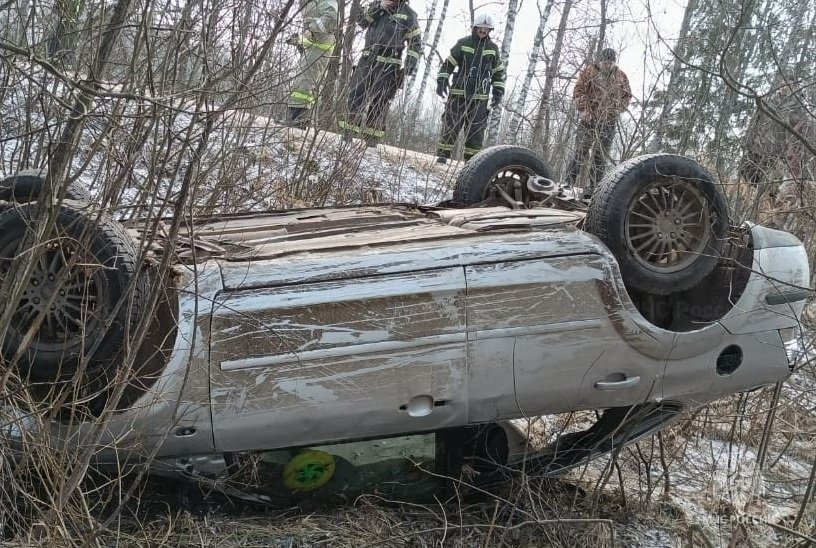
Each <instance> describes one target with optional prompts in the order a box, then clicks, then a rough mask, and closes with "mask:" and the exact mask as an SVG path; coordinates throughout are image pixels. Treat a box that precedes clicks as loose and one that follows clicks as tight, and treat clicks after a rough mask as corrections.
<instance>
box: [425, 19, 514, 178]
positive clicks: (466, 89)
mask: <svg viewBox="0 0 816 548" xmlns="http://www.w3.org/2000/svg"><path fill="white" fill-rule="evenodd" d="M493 26H494V25H493V18H492V17H491V16H490V15H487V14H481V15H479V16H477V17H476V19H475V20H474V21H473V28H472V29H471V34H470V36H465V37H464V38H462V39H461V40H459V41H458V42H456V45H454V46H453V48H451V51H450V55H449V56H448V58H447V59H446V60H445V61H444V62H443V63H442V66H441V67H440V68H439V74H437V76H436V94H437V95H439V96H440V97H442V98H443V99H444V98H445V96H446V95H448V87H449V86H450V94H449V96H448V100H447V103H446V104H445V113H444V114H443V115H442V122H443V124H444V127H443V129H442V135H441V136H440V138H439V144H438V146H437V152H436V155H437V160H436V161H437V162H439V163H441V164H444V163H446V162H447V161H448V159H449V158H450V156H451V152H452V151H453V144H454V142H455V141H456V136H457V135H459V131H460V130H462V129H464V131H465V150H464V153H465V160H469V159H470V158H471V157H472V156H473V155H474V154H476V153H477V152H479V150H481V148H482V143H483V142H484V132H485V128H486V127H487V118H488V114H489V110H488V107H487V101H488V99H489V98H490V91H491V88H492V92H493V98H492V100H491V102H490V108H496V107H497V106H499V103H501V99H502V96H503V95H504V80H505V77H506V71H505V66H504V63H503V62H502V60H501V56H500V54H499V47H498V46H497V45H496V44H495V42H493V41H492V40H491V39H490V31H492V30H493ZM454 70H455V71H456V72H454ZM451 74H453V83H452V84H450V83H449V79H450V77H451Z"/></svg>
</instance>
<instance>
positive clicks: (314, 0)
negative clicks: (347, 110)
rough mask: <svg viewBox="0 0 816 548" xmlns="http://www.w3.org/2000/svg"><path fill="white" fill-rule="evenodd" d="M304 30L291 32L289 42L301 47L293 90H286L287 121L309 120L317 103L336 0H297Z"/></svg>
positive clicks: (302, 122) (296, 123)
mask: <svg viewBox="0 0 816 548" xmlns="http://www.w3.org/2000/svg"><path fill="white" fill-rule="evenodd" d="M300 13H301V14H302V16H303V27H304V31H303V33H301V34H295V35H293V36H291V37H290V38H289V40H288V43H290V44H292V45H294V46H296V47H297V48H298V49H299V50H300V61H299V62H298V67H297V76H296V77H295V81H294V84H293V85H292V91H291V92H290V93H289V102H288V106H289V111H288V116H287V123H288V124H289V125H293V126H305V125H306V124H308V122H309V120H308V118H309V116H308V114H307V113H308V112H309V111H310V110H311V109H312V107H314V106H315V104H316V103H317V98H318V93H319V91H318V90H319V88H320V85H321V84H322V83H323V79H324V78H325V77H326V69H327V68H328V66H329V56H331V54H332V52H333V51H334V41H335V38H334V33H335V31H336V30H337V0H300Z"/></svg>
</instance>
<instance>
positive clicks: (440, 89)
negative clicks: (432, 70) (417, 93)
mask: <svg viewBox="0 0 816 548" xmlns="http://www.w3.org/2000/svg"><path fill="white" fill-rule="evenodd" d="M436 94H437V95H439V96H440V97H442V98H443V99H444V98H445V97H446V96H447V95H448V81H447V80H437V81H436Z"/></svg>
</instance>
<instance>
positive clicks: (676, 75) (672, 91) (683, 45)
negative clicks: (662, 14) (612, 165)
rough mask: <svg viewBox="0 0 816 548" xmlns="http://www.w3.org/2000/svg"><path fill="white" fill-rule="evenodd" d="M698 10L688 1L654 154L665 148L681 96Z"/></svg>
mask: <svg viewBox="0 0 816 548" xmlns="http://www.w3.org/2000/svg"><path fill="white" fill-rule="evenodd" d="M696 9H697V0H688V2H687V3H686V11H685V13H684V15H683V23H682V24H681V25H680V35H679V36H678V38H677V47H676V48H675V50H674V64H672V69H671V74H670V75H669V83H668V85H667V86H666V90H665V91H664V93H663V102H662V104H661V105H660V114H659V115H658V117H657V122H655V135H654V138H653V139H652V142H651V144H650V145H649V147H648V148H649V149H650V150H651V151H653V152H656V151H659V150H663V149H664V148H665V143H664V139H665V135H666V132H665V128H664V125H665V123H666V118H667V117H668V116H669V113H670V112H671V110H672V108H673V107H674V105H675V103H676V101H677V99H676V98H677V97H678V96H679V95H680V93H679V91H680V90H677V88H678V87H679V82H680V74H681V72H682V71H683V70H685V67H684V66H683V61H685V59H686V50H687V47H688V43H687V42H688V33H689V26H690V24H691V19H692V16H693V14H694V11H695V10H696Z"/></svg>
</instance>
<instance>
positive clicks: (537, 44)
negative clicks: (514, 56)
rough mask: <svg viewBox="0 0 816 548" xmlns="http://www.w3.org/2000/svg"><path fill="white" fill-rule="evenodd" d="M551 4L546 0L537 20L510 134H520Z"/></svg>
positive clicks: (552, 2) (511, 121)
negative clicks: (536, 27)
mask: <svg viewBox="0 0 816 548" xmlns="http://www.w3.org/2000/svg"><path fill="white" fill-rule="evenodd" d="M553 4H555V0H547V3H546V4H545V5H544V10H543V11H542V12H541V17H540V19H539V21H538V29H537V30H536V34H535V38H534V39H533V48H532V49H531V50H530V58H529V61H528V62H527V71H526V72H525V74H524V82H523V83H522V85H521V89H520V90H519V94H518V98H517V99H516V105H515V108H514V110H513V116H512V118H511V119H510V133H511V135H515V136H518V135H519V134H520V130H521V124H522V121H523V117H524V113H525V103H526V102H527V95H529V93H530V86H531V85H532V83H533V76H535V72H536V66H537V65H538V58H539V56H540V55H541V46H542V43H543V42H544V30H545V29H546V27H547V20H548V19H549V18H550V11H552V7H553Z"/></svg>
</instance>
